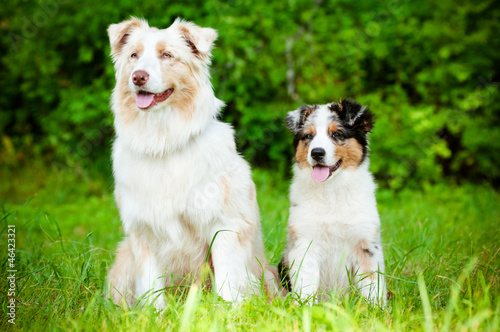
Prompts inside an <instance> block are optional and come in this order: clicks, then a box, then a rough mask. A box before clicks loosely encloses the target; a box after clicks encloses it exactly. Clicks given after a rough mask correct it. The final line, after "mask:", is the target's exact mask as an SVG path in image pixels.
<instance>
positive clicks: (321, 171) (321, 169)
mask: <svg viewBox="0 0 500 332" xmlns="http://www.w3.org/2000/svg"><path fill="white" fill-rule="evenodd" d="M311 176H312V178H313V180H314V181H316V182H323V181H325V180H326V179H328V176H330V168H329V167H327V166H319V165H316V166H314V167H313V171H312V174H311Z"/></svg>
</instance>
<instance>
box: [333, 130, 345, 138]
mask: <svg viewBox="0 0 500 332" xmlns="http://www.w3.org/2000/svg"><path fill="white" fill-rule="evenodd" d="M332 137H333V138H335V139H344V135H342V133H341V132H339V131H334V132H333V133H332Z"/></svg>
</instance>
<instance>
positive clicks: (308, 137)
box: [302, 134, 313, 139]
mask: <svg viewBox="0 0 500 332" xmlns="http://www.w3.org/2000/svg"><path fill="white" fill-rule="evenodd" d="M312 137H313V135H312V134H305V135H304V136H303V137H302V139H311V138H312Z"/></svg>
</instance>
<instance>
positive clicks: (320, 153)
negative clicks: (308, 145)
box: [311, 148, 325, 161]
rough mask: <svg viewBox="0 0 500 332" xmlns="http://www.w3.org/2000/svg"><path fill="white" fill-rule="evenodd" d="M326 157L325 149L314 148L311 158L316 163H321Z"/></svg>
mask: <svg viewBox="0 0 500 332" xmlns="http://www.w3.org/2000/svg"><path fill="white" fill-rule="evenodd" d="M324 156H325V149H323V148H314V149H312V150H311V157H312V159H314V160H316V161H320V160H321V159H323V157H324Z"/></svg>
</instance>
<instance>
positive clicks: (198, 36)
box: [172, 18, 217, 60]
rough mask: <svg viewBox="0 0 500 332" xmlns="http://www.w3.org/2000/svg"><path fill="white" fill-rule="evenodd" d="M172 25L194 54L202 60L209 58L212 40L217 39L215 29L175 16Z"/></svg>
mask: <svg viewBox="0 0 500 332" xmlns="http://www.w3.org/2000/svg"><path fill="white" fill-rule="evenodd" d="M172 26H174V27H177V29H179V32H180V34H181V35H182V37H184V39H185V40H186V43H187V44H188V46H189V47H190V48H191V51H192V52H193V54H194V55H196V56H197V57H198V58H200V59H203V60H209V59H210V56H211V51H212V48H213V45H214V41H215V40H216V39H217V31H215V30H214V29H212V28H202V27H199V26H197V25H196V24H194V23H191V22H188V21H184V20H183V19H180V18H177V19H176V20H175V22H174V24H173V25H172Z"/></svg>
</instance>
